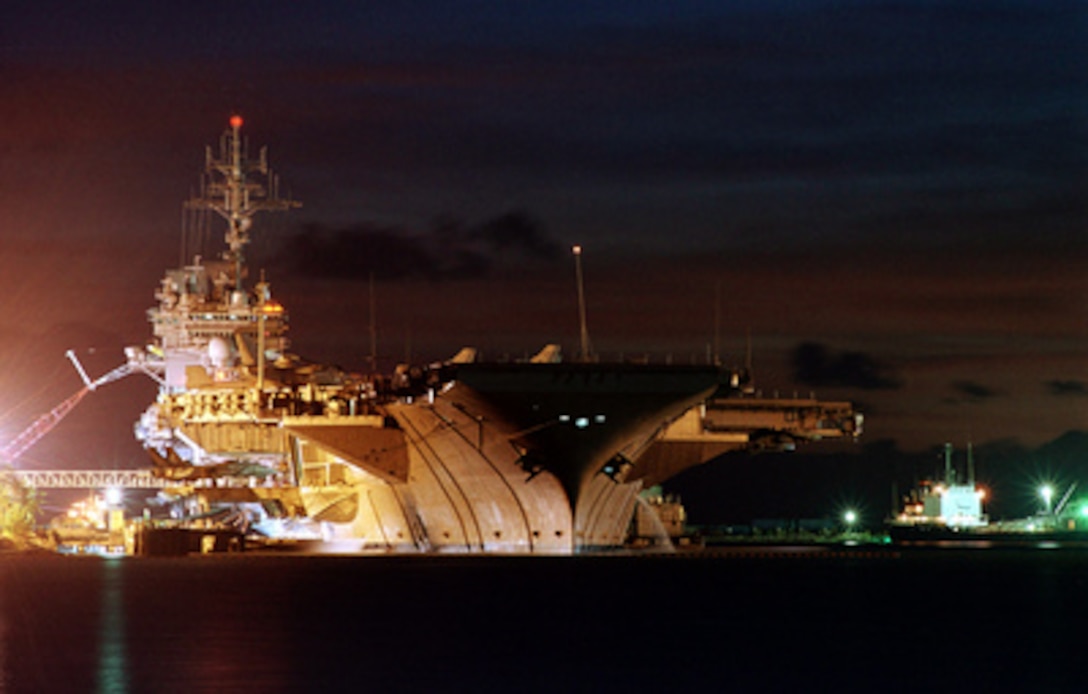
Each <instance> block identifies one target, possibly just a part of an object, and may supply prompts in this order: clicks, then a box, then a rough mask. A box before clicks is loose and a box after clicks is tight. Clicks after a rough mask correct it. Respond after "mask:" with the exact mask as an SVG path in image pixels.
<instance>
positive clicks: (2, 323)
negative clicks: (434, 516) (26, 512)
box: [0, 0, 1088, 466]
mask: <svg viewBox="0 0 1088 694" xmlns="http://www.w3.org/2000/svg"><path fill="white" fill-rule="evenodd" d="M70 4H74V3H63V2H50V1H41V0H39V1H36V2H22V1H21V0H17V1H16V2H14V3H7V4H5V11H4V16H3V21H2V23H0V123H2V126H3V127H2V128H0V272H2V274H0V276H2V277H4V283H5V288H6V289H5V291H4V292H3V293H2V295H0V356H2V357H3V360H4V363H5V364H7V365H8V368H6V369H5V370H4V372H3V373H0V387H2V389H3V390H2V392H3V393H5V397H6V401H5V403H4V405H3V406H0V428H3V429H4V430H5V431H18V430H19V429H20V428H21V427H22V426H23V425H25V423H26V422H28V421H30V420H31V419H32V418H33V417H34V416H36V415H37V414H39V413H41V412H43V411H45V410H47V409H49V408H50V407H52V406H53V405H55V404H57V402H59V401H60V400H61V399H63V398H64V397H66V396H67V395H68V394H70V393H71V392H73V391H74V390H75V389H76V388H77V387H78V385H79V384H78V381H77V379H76V376H75V373H74V372H73V371H72V370H71V368H70V367H69V366H68V364H67V362H66V361H65V360H64V359H63V352H64V350H66V349H69V348H74V349H76V350H77V351H79V352H80V353H81V354H82V355H83V356H84V358H85V360H86V361H87V363H88V367H89V368H90V370H92V371H96V372H101V371H104V370H106V369H109V368H112V367H113V366H116V365H117V364H119V363H120V362H121V360H122V355H121V349H122V347H123V346H124V345H126V344H140V343H143V342H145V341H146V340H147V339H148V338H149V335H150V331H149V327H148V325H147V323H146V320H145V314H144V311H145V309H146V308H148V307H150V306H151V305H152V303H153V292H154V289H155V288H156V286H157V283H158V279H159V277H160V276H161V274H162V271H163V270H164V269H165V268H166V267H168V266H174V265H176V264H177V263H178V261H179V255H180V254H181V252H182V249H183V247H184V250H185V252H186V254H187V255H188V253H192V252H195V250H196V249H195V248H193V247H191V246H185V244H184V243H183V235H182V233H181V216H182V215H181V203H182V201H183V200H184V199H185V198H187V197H188V196H189V194H190V192H191V191H192V190H193V188H194V186H195V185H196V184H197V180H198V175H199V173H200V170H201V168H202V166H203V149H204V146H205V145H208V144H214V143H215V142H216V141H217V138H218V136H219V134H220V133H221V132H222V130H223V129H224V128H225V127H226V123H227V118H228V117H229V116H230V115H231V114H232V113H235V112H237V113H240V114H241V115H242V116H243V117H244V118H245V119H246V127H245V132H246V134H247V136H248V137H249V139H250V142H251V144H252V147H253V149H254V150H255V149H256V148H257V147H258V146H260V145H265V144H267V145H268V146H269V150H270V157H271V162H272V165H273V167H274V168H275V169H276V170H277V171H278V172H279V174H280V175H281V176H282V180H283V185H284V188H285V189H289V190H290V191H291V193H292V195H293V196H294V197H296V198H298V199H300V200H302V201H303V203H304V206H303V208H302V209H301V210H297V211H294V212H291V213H289V214H286V215H276V216H268V217H264V218H258V220H257V225H256V228H255V235H256V236H257V237H258V239H257V241H256V243H255V246H254V248H253V258H254V261H255V264H257V265H259V266H261V267H264V268H266V269H267V270H268V273H269V278H270V280H271V281H272V283H273V289H274V291H275V292H276V293H277V295H278V297H279V298H280V300H282V301H283V302H284V303H285V304H286V305H287V307H288V309H289V310H290V311H291V314H292V325H293V328H292V330H293V340H294V346H295V349H296V351H298V352H299V353H301V354H303V355H304V356H307V357H310V358H313V359H317V360H327V361H332V362H335V363H338V364H341V365H342V366H344V367H346V368H349V369H360V368H362V367H363V365H364V364H365V356H366V354H368V352H369V338H368V330H367V323H368V321H369V316H368V312H367V310H368V309H367V307H368V299H367V278H368V277H369V275H370V273H371V272H373V273H374V275H375V277H376V278H377V280H378V281H377V296H378V299H377V303H378V310H377V323H378V327H379V335H380V337H379V339H380V345H379V352H380V353H381V355H382V358H383V362H384V363H385V364H386V365H387V366H389V365H391V364H392V362H393V360H394V359H400V358H403V357H404V355H406V354H410V355H411V357H412V358H413V359H416V360H422V359H432V358H439V357H443V356H447V355H449V354H452V353H453V352H455V351H456V350H457V349H458V348H459V347H460V346H462V345H465V344H472V345H476V346H478V347H480V348H481V349H483V350H484V351H485V353H486V354H489V355H491V356H501V355H503V354H513V355H520V354H526V353H532V352H534V351H536V349H538V348H539V347H540V346H541V345H542V344H543V343H544V342H545V341H558V342H561V343H562V344H563V345H564V347H565V348H566V350H567V351H568V352H571V353H572V352H573V350H574V349H575V347H576V340H577V335H578V326H577V311H576V304H575V293H574V284H573V265H572V261H571V258H570V256H569V247H570V246H571V244H573V243H580V244H583V245H584V246H585V248H586V254H585V256H584V267H585V272H586V291H587V300H588V310H589V321H590V333H591V335H592V338H593V341H594V344H595V346H596V347H597V349H598V351H600V352H601V353H603V354H605V355H613V356H618V355H619V354H620V353H623V354H625V355H626V354H632V353H640V354H641V353H643V352H647V353H650V354H651V355H655V356H658V357H660V358H664V356H665V355H671V357H672V358H673V359H674V360H676V361H689V360H691V359H705V358H706V353H707V350H708V349H711V348H712V345H713V344H715V342H717V343H718V344H719V345H720V347H721V352H722V354H723V356H724V358H725V360H726V361H729V362H733V363H739V362H741V361H742V360H743V357H744V351H745V339H746V337H745V336H746V335H748V334H750V335H751V341H752V346H753V353H754V366H755V375H756V380H757V385H758V386H759V387H760V388H762V389H763V390H764V392H765V393H766V394H770V393H771V392H772V391H775V390H778V391H780V392H782V393H792V392H793V391H795V390H796V391H799V392H803V393H807V392H809V391H810V390H815V391H816V394H817V395H819V396H821V397H825V398H844V399H851V400H854V401H856V402H858V403H859V404H860V405H861V406H862V407H863V409H864V410H865V412H866V414H867V429H868V434H867V437H866V438H868V439H870V440H872V439H878V438H889V439H895V440H897V441H899V442H900V444H901V445H903V446H905V447H908V448H909V447H926V446H930V445H934V444H937V443H940V442H942V441H944V440H951V441H955V442H957V444H958V445H959V444H962V443H963V442H964V441H965V440H966V439H967V438H968V437H971V438H973V439H975V440H976V441H982V440H990V439H995V438H1004V437H1010V438H1016V439H1020V440H1022V441H1024V442H1025V443H1033V444H1034V443H1039V442H1042V441H1046V440H1049V439H1051V438H1053V437H1055V436H1056V435H1058V434H1060V433H1062V432H1063V431H1066V430H1068V429H1083V428H1086V427H1088V279H1086V277H1085V264H1086V261H1088V232H1086V229H1088V224H1086V223H1088V206H1086V203H1085V200H1086V198H1085V193H1086V192H1088V191H1086V184H1088V132H1086V123H1088V120H1086V116H1088V85H1086V78H1088V10H1086V9H1085V5H1084V4H1083V3H1078V2H1047V1H1045V0H1022V1H1003V0H992V1H991V2H987V3H977V2H947V1H946V0H945V1H936V0H934V1H932V2H930V1H928V0H912V1H909V2H906V1H904V2H887V1H884V0H866V1H860V0H859V1H858V2H847V1H838V2H834V1H831V0H804V1H803V2H802V1H797V2H787V1H784V0H783V1H775V0H760V1H758V2H756V1H749V0H744V1H723V0H717V1H715V2H696V1H688V2H683V1H678V2H671V3H639V2H630V1H627V2H589V1H585V0H582V1H579V2H540V3H511V2H489V1H474V2H459V3H449V2H440V1H438V0H433V1H429V0H420V1H417V2H397V3H382V4H376V3H362V2H313V3H298V2H250V1H244V0H242V1H236V2H229V3H219V2H216V3H212V2H204V1H200V0H198V1H195V2H187V3H147V2H144V3H135V2H115V3H86V4H80V6H78V7H74V8H73V7H70V6H69V5H70ZM217 249H218V247H216V248H214V249H212V248H209V249H203V250H204V252H205V254H206V255H210V254H211V253H212V252H213V251H214V250H217ZM716 298H717V300H716ZM716 304H717V305H720V309H719V310H718V311H717V315H718V317H719V319H718V321H717V322H718V323H719V324H720V330H719V332H718V338H717V340H716V339H715V328H714V326H715V323H716V320H715V314H716V311H715V305H716ZM92 350H93V351H92ZM151 393H153V388H152V387H151V385H150V384H149V383H146V382H145V383H139V384H136V383H124V384H118V385H114V386H110V387H109V389H104V390H103V391H102V392H100V393H95V394H94V395H93V396H91V397H92V399H91V400H88V401H87V402H89V403H90V402H97V403H98V404H97V405H90V406H89V405H83V406H82V407H83V408H87V409H88V410H89V411H83V410H80V411H79V412H77V414H73V415H72V418H73V421H72V422H66V423H65V425H64V427H63V428H62V429H61V430H58V432H59V431H64V432H66V435H65V437H62V439H64V440H67V441H73V440H82V439H81V438H80V437H81V436H84V435H89V434H88V432H96V433H95V437H94V438H95V441H98V439H103V442H102V443H93V444H86V446H85V448H84V449H83V450H82V452H80V453H78V454H76V453H73V452H72V450H71V448H72V446H70V445H69V446H67V447H66V446H65V445H64V443H63V441H58V442H56V443H55V444H50V445H45V444H44V442H43V446H42V447H41V448H39V449H36V450H35V451H34V452H33V454H32V455H31V458H32V459H34V460H37V461H40V462H41V464H42V465H43V466H54V465H55V466H61V465H76V464H87V465H90V463H89V462H88V461H86V460H84V459H82V458H84V457H90V458H98V459H101V458H105V457H108V456H121V457H124V458H125V460H126V461H127V460H129V459H130V457H131V456H135V458H136V459H139V457H140V455H139V451H138V447H135V444H134V443H131V439H130V436H131V434H130V431H131V429H130V424H131V422H132V421H133V419H134V418H135V417H136V415H137V414H138V412H139V411H140V410H141V409H142V407H143V405H144V404H145V403H146V402H147V400H148V399H149V398H150V397H151ZM107 419H108V420H109V422H108V423H105V424H104V423H103V422H105V421H106V420H107ZM103 431H108V432H111V436H112V437H113V438H110V439H105V438H104V436H105V435H104V434H102V432H103ZM88 440H89V439H88ZM134 451H135V452H134Z"/></svg>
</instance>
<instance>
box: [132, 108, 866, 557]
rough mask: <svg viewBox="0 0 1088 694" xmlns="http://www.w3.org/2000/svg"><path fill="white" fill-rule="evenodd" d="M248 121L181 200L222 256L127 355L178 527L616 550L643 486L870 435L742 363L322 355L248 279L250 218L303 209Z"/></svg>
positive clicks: (177, 273) (347, 542)
mask: <svg viewBox="0 0 1088 694" xmlns="http://www.w3.org/2000/svg"><path fill="white" fill-rule="evenodd" d="M242 126H243V121H242V119H241V117H239V116H234V117H232V118H231V119H230V122H229V128H228V129H227V130H226V132H225V133H224V134H223V136H222V138H221V140H220V143H219V147H218V150H213V148H211V147H209V148H208V152H207V156H206V163H205V184H204V185H203V186H202V189H201V191H200V194H199V195H198V196H195V197H194V198H193V199H191V200H189V201H188V202H187V203H186V207H187V208H188V209H190V210H194V211H200V212H202V213H204V214H207V215H209V216H217V217H219V218H221V219H222V220H223V221H224V222H225V223H226V232H225V242H226V249H225V250H224V251H223V252H222V254H221V256H220V257H219V258H218V259H215V260H205V259H202V258H201V257H200V256H195V257H194V258H193V260H192V262H190V263H188V264H186V265H184V266H183V267H179V268H174V269H170V270H168V271H167V272H166V273H165V275H164V276H163V278H162V280H161V282H160V286H159V288H158V290H157V292H156V293H155V298H156V300H157V305H155V306H154V307H152V308H151V309H150V310H149V311H148V319H149V321H150V323H151V326H152V335H153V337H152V340H151V341H150V343H149V344H147V345H145V346H139V347H130V348H128V349H127V350H126V355H127V359H128V362H127V365H126V369H125V370H126V372H140V373H144V374H147V375H149V376H151V377H152V378H153V379H155V381H156V382H157V383H158V385H159V390H158V395H157V397H156V399H155V401H154V402H153V403H151V404H150V405H149V406H148V407H147V409H146V410H145V411H144V413H143V414H142V415H141V417H140V419H139V421H138V422H137V424H136V426H135V433H136V437H137V439H138V440H139V441H140V442H141V444H142V445H143V447H144V448H145V449H146V450H147V452H148V454H149V456H150V459H151V462H152V466H153V470H154V473H155V475H156V476H158V477H159V478H161V479H163V480H167V481H169V488H168V489H167V490H165V491H164V492H163V501H164V503H168V504H170V505H171V507H172V508H173V513H174V515H175V516H177V517H178V521H177V522H178V523H182V524H184V523H187V522H191V523H193V524H194V525H198V526H200V527H207V526H208V525H209V523H214V524H216V525H217V526H219V527H223V526H230V527H236V528H237V529H238V532H239V533H240V534H242V535H245V536H247V537H249V538H251V539H252V540H253V541H254V542H256V543H257V544H271V543H291V542H299V543H303V542H308V543H318V544H320V545H321V546H322V547H325V548H332V549H339V550H343V551H352V552H354V551H404V552H484V553H488V552H501V553H544V554H570V553H576V552H582V551H590V550H600V549H615V548H621V547H624V546H625V544H626V543H627V542H628V540H629V538H630V536H631V532H632V527H633V525H634V519H635V516H636V508H637V507H639V505H640V504H641V503H642V502H641V501H640V497H639V492H640V491H642V490H643V489H644V488H646V487H648V486H650V485H655V484H659V483H660V482H661V481H663V480H665V479H667V478H668V477H670V476H672V475H674V474H676V473H677V472H679V471H680V470H683V469H685V468H686V467H690V466H691V465H695V464H699V463H702V462H705V461H707V460H710V459H712V458H714V457H716V456H718V455H720V454H721V453H723V452H726V451H730V450H738V449H757V448H758V449H765V448H767V447H777V448H788V447H792V446H793V445H795V444H796V443H797V442H803V441H810V440H823V439H846V440H852V439H854V438H856V437H857V436H858V435H859V434H860V433H861V423H862V420H861V415H860V414H858V413H856V412H855V411H854V409H853V407H852V406H851V405H850V404H849V403H844V402H831V403H826V402H820V401H816V400H815V399H796V398H795V399H772V400H765V399H761V398H755V397H752V395H753V394H752V391H751V388H750V387H749V374H748V371H747V370H746V369H744V368H732V369H730V368H723V367H721V366H720V365H717V364H708V365H704V366H694V365H693V366H679V365H669V364H662V365H652V364H631V363H619V362H617V363H606V362H601V361H592V362H587V361H581V360H580V361H573V362H568V361H564V360H563V358H562V350H561V349H560V348H559V346H558V345H548V346H546V347H545V348H544V349H542V350H541V351H540V352H539V353H538V354H537V355H536V356H535V357H533V358H532V359H529V360H527V361H524V362H508V363H490V362H482V361H479V360H477V359H476V350H474V349H472V348H465V349H463V350H461V352H459V353H458V354H457V355H455V356H453V357H451V358H450V359H448V360H445V361H441V362H437V363H431V364H426V365H421V366H419V365H417V366H410V365H401V366H398V367H397V368H396V369H395V371H394V372H393V373H392V374H390V375H388V376H383V375H376V374H368V375H359V374H353V373H348V372H346V371H343V370H341V369H339V368H332V367H328V366H324V365H321V364H316V363H312V362H308V361H306V360H305V359H303V358H301V357H299V356H298V355H296V354H294V353H292V352H291V350H290V344H289V341H288V338H287V322H288V314H287V310H286V308H285V307H284V306H283V305H282V304H280V303H279V302H278V301H277V300H276V299H275V298H274V296H273V292H272V289H271V284H270V283H269V282H268V281H266V279H265V278H264V277H263V276H262V277H261V278H259V279H258V280H257V281H255V282H253V281H250V278H249V276H248V271H247V266H246V258H245V252H246V247H247V245H248V243H249V240H250V236H249V235H250V233H251V230H252V228H253V218H254V217H255V216H256V215H257V214H258V213H260V212H273V211H286V210H290V209H293V208H295V207H298V206H299V203H298V202H297V201H294V200H291V199H288V198H284V197H281V196H280V194H279V187H278V184H277V180H278V179H276V178H275V176H274V175H273V174H272V173H271V172H270V169H269V166H268V163H267V156H266V151H265V150H264V149H262V150H261V151H260V154H259V156H257V157H250V156H249V153H248V151H247V148H246V146H245V143H244V141H243V138H242V135H241V129H242Z"/></svg>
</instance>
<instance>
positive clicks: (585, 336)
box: [571, 246, 592, 362]
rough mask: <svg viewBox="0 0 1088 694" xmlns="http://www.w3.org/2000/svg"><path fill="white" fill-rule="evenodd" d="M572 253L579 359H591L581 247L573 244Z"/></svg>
mask: <svg viewBox="0 0 1088 694" xmlns="http://www.w3.org/2000/svg"><path fill="white" fill-rule="evenodd" d="M571 251H572V252H573V253H574V278H575V280H576V281H577V283H578V323H579V327H580V328H581V333H582V335H581V337H582V354H581V361H583V362H588V361H592V359H591V358H590V354H589V352H590V348H589V327H588V326H587V325H586V293H585V288H584V287H583V286H582V247H581V246H575V247H573V248H572V249H571Z"/></svg>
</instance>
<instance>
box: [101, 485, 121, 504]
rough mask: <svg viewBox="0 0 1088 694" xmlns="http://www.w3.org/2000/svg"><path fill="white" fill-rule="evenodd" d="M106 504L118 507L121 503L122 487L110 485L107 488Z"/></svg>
mask: <svg viewBox="0 0 1088 694" xmlns="http://www.w3.org/2000/svg"><path fill="white" fill-rule="evenodd" d="M105 497H106V506H108V507H109V508H117V507H118V506H119V505H120V504H121V489H120V488H119V487H110V488H109V489H107V490H106V494H105Z"/></svg>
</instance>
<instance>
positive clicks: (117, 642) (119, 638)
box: [97, 559, 129, 694]
mask: <svg viewBox="0 0 1088 694" xmlns="http://www.w3.org/2000/svg"><path fill="white" fill-rule="evenodd" d="M122 561H124V560H123V559H105V560H103V561H102V587H101V594H102V608H101V613H100V614H101V616H100V626H99V630H98V677H97V681H98V688H97V690H98V691H99V692H100V693H102V694H125V693H126V692H128V689H129V683H128V664H127V662H126V659H125V606H124V601H123V600H122V593H123V591H124V572H123V571H122V565H121V562H122Z"/></svg>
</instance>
